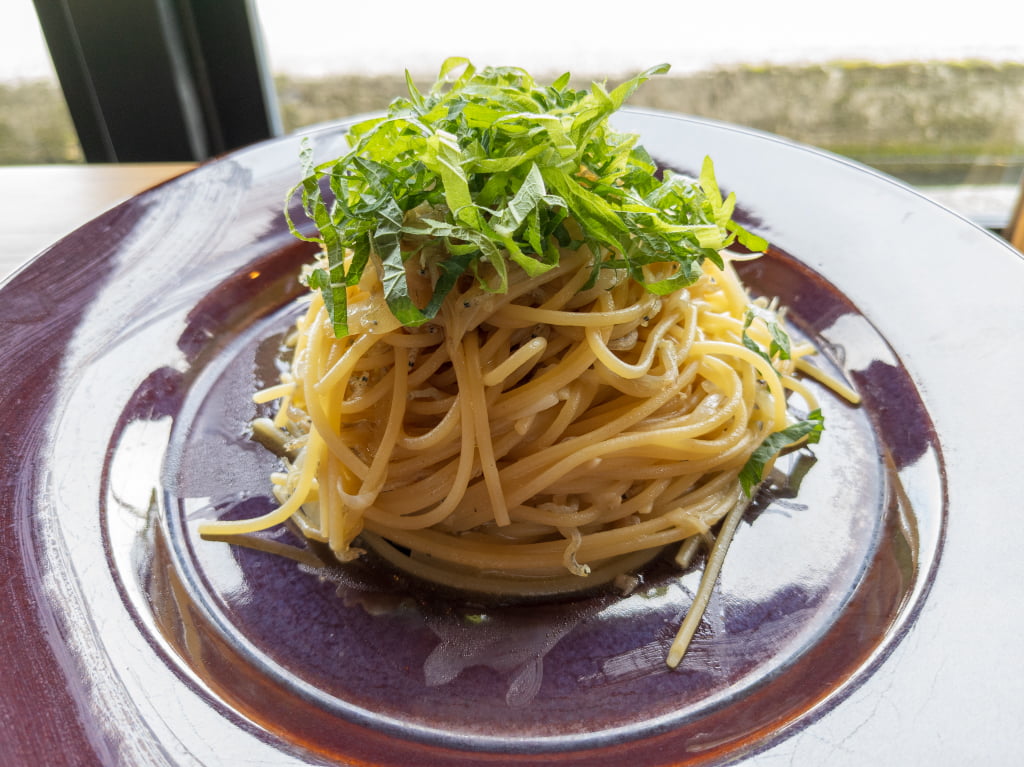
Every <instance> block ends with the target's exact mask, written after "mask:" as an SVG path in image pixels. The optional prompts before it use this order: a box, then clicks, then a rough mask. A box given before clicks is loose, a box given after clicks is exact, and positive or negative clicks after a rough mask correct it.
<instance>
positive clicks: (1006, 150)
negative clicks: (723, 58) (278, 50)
mask: <svg viewBox="0 0 1024 767" xmlns="http://www.w3.org/2000/svg"><path fill="white" fill-rule="evenodd" d="M554 74H557V73H554ZM587 79H588V78H586V77H580V78H579V81H580V82H585V81H586V80H587ZM275 83H276V86H277V93H278V100H279V103H280V107H281V116H282V122H283V124H284V127H285V130H287V131H292V130H296V129H299V128H301V127H303V126H306V125H311V124H315V123H320V122H325V121H328V120H333V119H337V118H340V117H344V116H346V115H352V114H362V113H365V112H371V111H375V110H378V109H382V108H383V107H385V106H386V105H387V104H388V102H389V101H390V100H391V99H392V98H393V97H394V96H395V95H397V94H400V93H402V92H404V89H405V82H404V78H403V77H401V76H399V75H396V76H393V77H392V76H380V77H379V76H333V77H327V78H316V79H312V78H298V77H291V76H279V77H277V78H276V81H275ZM424 85H427V83H426V82H425V83H424ZM630 104H631V105H634V106H641V107H651V108H656V109H664V110H669V111H674V112H682V113H685V114H692V115H697V116H702V117H709V118H712V119H716V120H722V121H725V122H731V123H737V124H742V125H747V126H750V127H752V128H756V129H758V130H763V131H767V132H770V133H775V134H778V135H781V136H785V137H787V138H791V139H794V140H796V141H800V142H804V143H807V144H812V145H815V146H819V147H822V148H824V149H828V150H830V151H834V152H836V153H838V154H842V155H846V156H848V157H852V158H854V159H856V160H860V161H862V162H865V163H868V164H870V165H874V166H876V167H879V168H880V169H882V170H884V171H886V172H889V173H893V174H894V175H897V176H901V177H903V178H906V179H907V180H908V181H910V182H912V183H919V184H929V183H933V184H936V183H964V182H966V183H1016V181H1017V179H1018V178H1019V177H1020V174H1021V171H1022V169H1024V64H1017V63H1007V64H995V63H988V62H975V61H968V62H931V63H920V62H915V63H907V64H892V65H878V64H870V63H862V62H833V63H829V64H823V65H815V66H772V67H741V68H731V69H718V70H711V71H707V72H698V73H694V74H684V75H669V76H667V77H662V78H655V79H654V80H652V81H650V82H648V83H647V84H646V85H645V86H644V87H643V88H641V89H640V90H639V91H638V92H637V94H636V95H635V96H634V98H633V99H631V101H630ZM80 161H81V151H80V149H79V147H78V143H77V140H76V138H75V134H74V129H73V126H72V124H71V120H70V118H69V116H68V113H67V109H66V107H65V105H64V101H63V98H62V96H61V93H60V90H59V88H58V87H57V86H56V84H52V83H47V82H31V83H22V84H0V164H28V163H55V162H80Z"/></svg>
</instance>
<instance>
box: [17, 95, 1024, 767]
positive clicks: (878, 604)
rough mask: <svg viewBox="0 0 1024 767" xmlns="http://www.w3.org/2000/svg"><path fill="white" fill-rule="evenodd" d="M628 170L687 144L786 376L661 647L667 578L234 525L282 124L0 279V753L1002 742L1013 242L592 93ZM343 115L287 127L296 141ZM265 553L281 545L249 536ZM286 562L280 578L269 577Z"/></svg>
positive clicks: (963, 748) (991, 745)
mask: <svg viewBox="0 0 1024 767" xmlns="http://www.w3.org/2000/svg"><path fill="white" fill-rule="evenodd" d="M617 123H618V126H619V127H621V128H623V129H627V130H633V131H636V132H639V133H640V134H641V135H642V137H643V143H644V144H645V145H646V146H647V148H648V149H649V150H650V152H651V153H652V155H653V156H654V157H655V158H656V159H657V160H658V161H659V163H660V164H662V165H664V166H668V167H672V168H675V169H677V170H681V171H691V172H692V171H694V170H695V169H697V168H699V167H700V163H701V160H702V158H703V156H704V155H705V154H710V155H711V156H712V157H713V158H714V160H715V165H716V170H717V172H718V176H719V179H720V181H721V183H722V185H723V187H725V188H726V189H728V190H730V191H735V192H736V193H737V195H738V197H739V200H740V208H741V210H740V213H739V215H740V216H741V217H742V219H743V220H744V221H745V222H746V224H747V225H748V226H749V227H750V228H752V229H754V230H755V231H757V232H758V233H759V234H762V235H763V236H765V237H766V238H768V239H769V240H770V241H771V243H772V249H771V252H770V253H769V254H768V256H766V257H765V258H764V259H761V260H759V261H756V262H751V263H749V264H745V265H744V268H743V277H744V279H745V280H746V282H747V284H748V285H749V287H750V288H751V290H752V291H753V292H755V293H762V294H768V295H777V296H779V297H780V298H781V299H782V301H783V303H784V304H786V305H787V306H788V307H790V315H789V316H790V317H791V319H792V320H793V322H794V324H795V326H796V328H797V329H798V332H799V333H801V334H802V335H805V336H807V337H810V338H811V339H813V340H814V341H815V342H817V343H818V344H819V346H820V348H821V349H822V350H823V355H822V358H823V364H825V365H826V366H827V367H829V368H830V369H831V370H832V372H833V373H834V374H836V375H838V376H841V377H843V378H845V379H846V380H848V381H849V382H851V384H852V385H853V386H855V387H856V388H857V389H858V390H859V391H860V392H861V393H862V395H863V397H864V404H863V405H862V406H861V407H858V408H854V407H850V406H847V405H844V404H842V403H841V402H840V401H838V400H836V399H834V398H832V397H830V396H829V395H827V394H823V395H822V398H823V402H824V407H825V410H826V419H827V420H826V422H827V431H826V434H825V436H824V438H823V440H822V442H821V444H820V445H817V446H815V449H814V451H813V455H811V454H809V453H798V454H794V455H793V456H790V457H788V458H787V460H786V461H784V462H781V464H780V466H779V471H778V473H777V475H776V476H775V477H774V478H773V481H772V482H771V483H770V485H769V486H768V487H767V488H766V489H765V491H764V492H762V494H761V495H760V496H759V497H758V498H757V500H756V502H755V503H754V504H753V505H752V507H751V509H750V510H749V511H748V513H747V515H746V517H745V520H744V523H743V524H742V525H741V528H740V530H739V532H738V534H737V537H736V539H735V542H734V544H733V546H732V549H731V550H730V554H729V557H728V559H727V561H726V565H725V568H724V571H723V573H722V577H721V580H720V583H719V586H718V588H717V590H716V593H715V596H714V598H713V600H712V604H711V607H710V609H709V611H708V614H707V616H706V618H705V620H704V623H703V625H702V627H701V629H700V631H699V632H698V635H697V637H696V640H695V642H694V645H693V647H692V648H691V651H690V652H689V654H688V655H687V656H686V658H685V659H684V661H683V663H682V664H681V666H680V668H679V669H678V670H676V671H673V672H670V671H668V670H667V668H666V667H665V665H664V653H665V649H666V647H667V645H668V642H669V641H670V639H671V636H672V634H673V633H674V631H675V627H676V626H677V624H678V621H679V620H680V618H681V615H682V614H683V613H684V611H685V610H686V607H687V606H688V604H689V602H690V599H691V597H692V594H693V590H694V587H695V584H696V581H697V580H698V579H699V576H700V571H699V568H698V569H695V570H693V571H692V572H688V573H684V574H679V573H677V572H674V571H673V570H672V569H671V568H669V567H666V566H663V565H661V564H659V563H657V562H655V563H654V564H653V565H651V566H650V567H649V568H647V570H646V571H645V572H644V582H643V584H642V586H641V587H640V588H639V589H638V590H637V591H636V592H634V593H633V594H632V595H630V596H629V597H622V596H618V595H615V594H611V593H607V592H602V591H596V592H593V593H586V594H580V595H576V596H573V597H571V598H561V599H552V600H546V601H545V600H539V601H534V602H531V603H529V604H494V603H480V602H476V601H473V600H470V599H467V598H465V597H460V596H459V595H453V594H448V593H442V592H439V591H433V590H431V589H429V588H425V587H423V586H422V585H419V584H416V583H413V582H411V581H409V580H407V579H405V578H403V577H401V576H397V575H395V574H394V573H391V572H389V571H387V570H384V569H381V568H379V567H375V566H373V563H372V562H371V563H369V564H368V565H367V566H366V567H357V568H354V569H348V570H341V569H339V568H337V567H331V566H327V567H323V566H317V560H316V557H315V555H316V552H315V551H314V550H307V549H305V548H304V547H303V546H302V544H301V543H300V542H299V541H298V540H297V539H296V538H295V537H293V536H292V534H291V533H290V532H289V531H288V530H287V529H282V530H280V531H276V532H274V533H273V534H271V535H268V536H264V538H263V541H262V543H261V546H262V549H252V548H243V547H237V546H229V545H227V544H225V543H219V542H210V541H202V540H200V539H198V537H197V536H196V534H195V530H196V526H197V524H198V523H199V521H200V520H202V519H205V518H209V517H213V516H232V515H234V516H247V515H254V514H258V513H260V512H261V511H263V510H265V509H266V508H267V507H268V504H269V503H270V502H269V500H268V498H267V473H268V471H269V469H270V468H271V467H272V466H273V459H272V458H270V457H269V456H268V455H267V454H266V453H265V452H264V451H263V450H262V449H261V448H259V447H257V446H255V445H253V444H252V443H250V442H249V441H248V440H247V439H246V438H245V426H246V424H247V422H248V421H249V420H250V419H251V418H252V417H253V415H254V414H255V413H256V409H255V406H254V405H252V404H251V399H250V396H251V393H252V391H253V390H254V389H255V388H256V387H258V386H260V385H261V384H263V383H266V382H268V381H272V380H274V378H275V376H276V371H277V368H276V364H275V353H276V349H277V345H278V343H279V341H280V339H281V335H282V334H283V333H284V332H285V331H286V329H287V328H288V326H289V324H290V323H291V321H292V320H293V318H294V316H295V313H296V311H298V310H299V308H300V303H301V300H302V292H303V291H302V289H301V288H300V286H299V285H298V284H297V282H296V274H297V272H298V270H299V268H300V266H301V265H302V264H303V263H305V262H307V261H308V260H309V258H310V255H311V253H310V249H309V246H308V245H307V244H304V243H300V242H298V241H297V240H295V239H294V238H292V236H291V235H290V234H289V233H288V232H287V228H286V226H285V225H284V222H283V219H282V215H281V205H282V201H283V199H284V192H285V190H286V189H287V188H288V187H290V186H291V185H292V184H293V183H294V182H295V181H296V180H297V178H298V175H299V165H298V147H299V138H298V137H287V138H283V139H280V140H275V141H271V142H267V143H264V144H260V145H257V146H254V147H252V148H249V149H246V150H243V151H240V152H236V153H233V154H231V155H228V156H226V157H224V158H221V159H219V160H216V161H213V162H210V163H208V164H206V165H203V166H201V167H200V168H198V169H197V170H195V171H193V172H191V173H188V174H186V175H185V176H182V177H180V178H177V179H175V180H173V181H171V182H168V183H167V184H164V185H162V186H160V187H157V188H155V189H153V190H150V191H148V192H146V193H144V194H142V195H139V196H138V197H136V198H134V199H132V200H129V201H128V202H126V203H124V204H123V205H121V206H119V207H117V208H115V209H114V210H112V211H110V212H109V213H107V214H105V215H104V216H101V217H100V218H98V219H96V220H94V221H92V222H91V223H89V224H88V225H86V226H85V227H83V228H82V229H80V230H78V231H77V232H75V233H74V234H72V235H71V236H69V237H67V238H66V239H64V240H62V241H60V242H59V243H57V244H56V245H54V246H53V247H52V248H50V249H49V250H48V251H46V252H45V253H44V254H42V255H41V256H40V257H39V258H37V259H36V260H35V261H33V262H32V263H31V264H29V265H28V266H27V267H26V268H24V269H22V270H21V271H20V272H19V273H17V274H16V275H14V276H13V277H12V278H11V279H10V280H9V281H8V282H7V283H6V284H5V285H4V286H3V288H2V290H0V350H2V352H3V358H4V359H5V360H6V363H7V364H6V366H5V368H4V372H3V374H2V376H3V378H2V384H3V388H2V394H0V396H2V397H3V403H2V407H0V434H2V435H3V437H4V447H3V452H2V459H0V509H2V511H3V516H2V518H0V526H2V538H0V583H2V584H3V590H4V596H5V598H4V601H3V604H2V605H0V642H2V645H0V646H2V647H3V648H4V652H5V656H6V657H5V659H4V662H3V664H2V665H0V696H2V697H0V762H2V763H3V764H5V765H6V764H12V765H21V764H25V765H28V764H33V765H34V764H47V765H79V764H87V763H105V764H131V765H165V764H208V765H218V764H267V765H270V764H273V765H292V764H330V763H342V764H359V765H362V764H379V765H406V764H417V765H483V764H494V763H498V762H500V763H502V764H537V763H544V764H560V765H620V764H624V763H628V764H631V765H635V766H636V767H640V766H641V765H670V764H723V763H737V762H742V763H750V764H758V765H773V764H783V763H785V764H792V763H799V764H825V763H827V764H840V765H862V764H865V763H868V762H869V760H875V761H876V762H879V763H917V762H925V761H928V762H932V761H935V760H941V761H942V762H945V763H950V762H955V761H959V760H960V759H963V758H967V757H969V756H971V757H975V758H977V757H978V756H979V755H991V756H995V757H998V758H999V759H1000V760H1001V761H1004V762H1005V761H1013V759H1012V758H1011V757H1014V756H1017V757H1019V756H1021V755H1022V753H1024V749H1022V746H1021V741H1020V739H1019V738H1016V737H1014V734H1015V733H1016V731H1017V729H1018V728H1019V722H1020V721H1021V715H1022V713H1024V711H1022V704H1021V702H1020V701H1021V700H1024V693H1022V691H1021V689H1020V688H1021V685H1022V683H1021V681H1020V680H1021V679H1022V678H1024V677H1022V674H1021V673H1020V672H1021V668H1020V661H1019V657H1020V654H1019V652H1018V651H1017V644H1018V637H1019V636H1020V635H1021V633H1022V631H1024V619H1022V617H1021V610H1020V607H1019V599H1018V598H1017V595H1016V584H1017V583H1019V582H1020V581H1021V576H1022V575H1024V573H1022V571H1021V564H1020V561H1021V560H1020V557H1019V556H1018V555H1017V554H1016V551H1015V548H1016V542H1017V541H1018V540H1020V539H1021V534H1022V533H1024V521H1022V518H1024V515H1022V514H1021V513H1020V512H1021V511H1022V509H1021V508H1020V500H1019V493H1017V492H1016V490H1015V488H1012V487H1011V484H1012V483H1011V480H1010V477H1011V476H1012V471H1013V467H1014V466H1015V464H1016V463H1017V461H1016V459H1015V454H1016V441H1017V435H1019V434H1021V433H1024V416H1022V412H1024V409H1022V408H1020V407H1019V406H1017V405H1016V401H1015V398H1013V399H1011V397H1010V393H1011V391H1012V390H1013V389H1012V387H1014V386H1015V385H1016V382H1018V381H1020V380H1024V364H1022V362H1021V359H1022V358H1021V355H1020V354H1019V352H1016V350H1015V348H1014V347H1015V345H1017V344H1019V339H1020V338H1021V337H1022V335H1024V313H1022V311H1021V299H1020V296H1021V295H1024V259H1021V257H1020V254H1018V253H1017V252H1016V251H1014V250H1012V249H1011V248H1009V247H1008V246H1007V245H1006V244H1005V243H1003V242H1001V241H1000V240H998V239H997V238H995V237H993V236H991V235H989V234H987V233H985V232H984V231H982V230H980V229H978V228H976V227H975V226H973V225H971V224H969V223H968V222H966V221H964V220H962V219H960V218H958V217H957V216H955V215H954V214H952V213H950V212H949V211H947V210H944V209H942V208H941V207H939V206H937V205H936V204H934V203H932V202H930V201H928V200H927V199H924V198H922V197H921V196H919V195H917V194H916V193H914V192H913V191H911V190H909V189H907V188H906V187H903V186H901V185H900V184H898V183H896V182H894V181H892V180H890V179H887V178H885V177H882V176H879V175H878V174H875V173H873V172H871V171H869V170H867V169H865V168H863V167H860V166H857V165H854V164H852V163H849V162H847V161H844V160H842V159H839V158H836V157H833V156H830V155H827V154H825V153H822V152H819V151H816V150H812V149H809V148H806V147H802V146H798V145H794V144H792V143H789V142H785V141H782V140H780V139H778V138H775V137H771V136H766V135H764V134H758V133H754V132H751V131H749V130H745V129H740V128H736V127H733V126H725V125H721V124H715V123H709V122H706V121H701V120H695V119H690V118H684V117H679V116H675V115H667V114H661V113H651V112H640V111H628V112H625V113H623V114H622V115H621V116H620V117H619V118H618V120H617ZM346 124H347V123H339V124H335V125H329V126H324V127H320V128H317V129H314V130H312V131H311V132H310V134H311V135H312V137H313V141H314V146H315V150H316V154H317V156H318V157H320V158H327V157H329V156H333V155H335V154H338V153H340V152H341V151H342V149H343V146H344V144H343V132H344V128H345V126H346ZM281 552H285V553H287V554H289V555H290V556H291V557H292V558H289V557H288V556H282V554H281ZM297 560H298V561H297Z"/></svg>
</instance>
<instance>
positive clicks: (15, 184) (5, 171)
mask: <svg viewBox="0 0 1024 767" xmlns="http://www.w3.org/2000/svg"><path fill="white" fill-rule="evenodd" d="M193 167H195V165H194V164H193V163H139V164H134V163H133V164H120V165H106V164H104V165H14V166H3V167H0V200H2V201H3V204H2V205H0V281H2V280H4V279H6V278H7V277H8V276H9V275H10V274H11V273H12V272H14V271H15V270H16V269H17V268H18V267H20V266H21V265H22V264H24V263H26V262H27V261H29V260H30V259H31V258H32V257H33V256H35V255H36V254H37V253H39V252H41V251H43V250H44V249H46V247H47V246H49V245H51V244H52V243H54V242H56V241H57V240H59V239H60V238H61V237H63V236H65V235H66V234H69V233H70V232H72V231H74V230H75V229H76V228H78V227H79V226H81V225H82V224H84V223H86V222H87V221H89V220H90V219H92V218H94V217H96V216H98V215H99V214H100V213H103V212H104V211H105V210H108V209H109V208H111V207H113V206H114V205H116V204H117V203H119V202H121V201H122V200H126V199H128V198H129V197H132V196H133V195H135V194H138V193H139V192H141V191H143V190H145V189H148V188H149V187H151V186H155V185H157V184H159V183H161V182H163V181H166V180H167V179H169V178H173V177H174V176H177V175H179V174H181V173H184V172H185V171H187V170H189V169H191V168H193Z"/></svg>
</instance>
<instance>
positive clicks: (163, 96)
mask: <svg viewBox="0 0 1024 767" xmlns="http://www.w3.org/2000/svg"><path fill="white" fill-rule="evenodd" d="M34 2H35V5H36V11H37V14H38V16H39V20H40V24H41V26H42V28H43V33H44V35H45V37H46V41H47V44H48V46H49V48H50V53H51V57H52V59H53V62H54V66H55V68H56V70H57V75H58V78H59V79H60V82H61V87H62V88H63V90H64V94H65V98H66V100H67V103H68V108H69V110H70V112H71V116H72V119H73V120H74V123H75V128H76V131H77V132H78V135H79V140H80V141H81V144H82V149H83V153H84V154H85V157H86V159H87V160H88V161H90V162H104V161H106V162H133V161H134V162H140V161H181V160H202V159H205V158H206V157H209V156H210V155H212V154H216V153H219V152H223V151H226V150H229V149H233V148H235V147H238V146H242V145H244V144H248V143H251V142H253V141H257V140H260V139H263V138H267V137H269V136H272V135H275V134H277V133H279V132H280V129H279V122H278V115H277V106H276V103H275V101H274V97H273V87H272V84H271V82H270V78H269V76H268V75H267V74H266V71H265V57H264V56H263V54H262V50H261V48H260V45H259V37H258V29H257V27H256V21H255V11H254V9H253V7H252V2H251V0H218V1H217V2H208V1H207V0H34Z"/></svg>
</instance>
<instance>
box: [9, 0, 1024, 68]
mask: <svg viewBox="0 0 1024 767" xmlns="http://www.w3.org/2000/svg"><path fill="white" fill-rule="evenodd" d="M255 1H256V6H257V8H258V9H259V13H260V17H261V20H262V22H263V28H264V35H265V38H266V42H267V49H268V54H269V57H270V61H271V67H272V69H273V71H274V72H283V71H288V72H292V73H297V74H323V73H327V72H345V71H358V72H401V71H402V70H404V69H406V68H408V69H411V70H413V71H414V72H416V73H418V74H433V73H434V72H435V71H436V69H437V67H438V65H439V64H440V62H441V60H443V59H444V58H445V57H446V56H449V55H463V56H469V57H470V58H472V59H473V60H474V62H475V63H477V64H479V65H483V64H516V65H519V66H523V67H526V68H527V69H530V70H533V71H537V72H543V71H556V70H557V71H563V70H566V69H569V70H574V71H580V72H588V73H591V74H603V73H609V74H613V73H615V72H621V71H629V70H636V69H642V68H646V67H647V66H650V65H651V64H655V63H659V62H662V61H667V62H669V63H671V64H672V65H673V67H674V68H675V69H676V70H677V71H685V70H692V69H701V68H706V67H709V66H714V65H720V64H733V63H737V62H748V63H755V64H756V63H769V62H794V61H795V62H799V61H815V60H817V61H820V60H828V59H836V58H860V59H873V60H880V61H892V60H906V59H912V58H965V57H973V58H984V59H995V60H1016V61H1024V3H1013V2H1008V1H1007V0H971V1H970V2H969V3H967V4H953V3H949V4H942V6H943V8H938V7H936V6H938V5H939V4H937V3H934V4H931V7H928V6H927V4H924V3H921V2H917V1H915V0H858V1H857V2H853V3H843V4H841V5H839V4H834V3H829V2H828V1H827V0H770V1H769V0H734V1H733V2H727V1H726V0H717V1H716V0H713V1H711V2H704V3H701V4H697V3H693V2H686V0H657V1H656V2H647V3H639V2H626V3H622V2H619V3H615V4H612V3H607V4H606V3H599V2H597V0H589V2H587V3H585V4H584V3H557V2H554V0H517V1H516V2H514V3H512V2H486V1H485V0H474V1H473V2H466V1H465V0H449V1H448V2H444V3H430V2H423V0H416V1H415V2H413V1H412V0H389V1H388V2H380V1H377V2H366V1H365V0H364V1H363V2H350V1H349V0H255ZM3 4H4V8H3V22H4V23H3V24H2V25H0V80H11V79H19V78H35V77H50V76H52V68H51V65H50V61H49V56H48V54H47V52H46V47H45V45H44V43H43V38H42V35H41V33H40V32H39V25H38V22H37V20H36V17H35V10H34V7H33V4H32V0H4V3H3ZM581 8H588V9H590V10H588V11H585V12H584V11H581V10H580V9H581ZM597 8H600V10H594V9H597ZM624 8H627V9H632V10H631V13H630V15H625V12H624V11H623V9H624ZM923 8H927V10H926V11H925V12H924V13H922V12H921V9H923Z"/></svg>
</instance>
